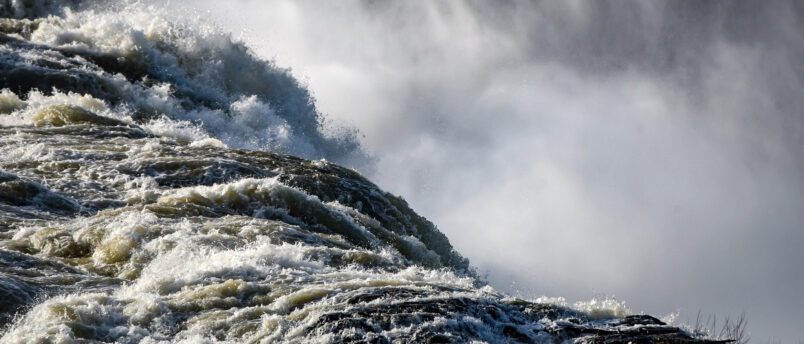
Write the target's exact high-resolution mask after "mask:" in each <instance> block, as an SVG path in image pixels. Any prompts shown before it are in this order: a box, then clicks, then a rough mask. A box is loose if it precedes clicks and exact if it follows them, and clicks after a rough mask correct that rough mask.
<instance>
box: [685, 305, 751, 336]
mask: <svg viewBox="0 0 804 344" xmlns="http://www.w3.org/2000/svg"><path fill="white" fill-rule="evenodd" d="M747 324H748V320H747V319H746V318H745V313H743V314H740V316H739V317H737V318H731V317H728V316H727V317H726V318H725V319H723V322H722V325H720V324H719V323H718V318H717V315H710V316H707V317H706V318H704V317H702V316H701V312H700V311H698V315H697V316H696V317H695V325H694V326H693V328H692V335H693V336H696V337H707V338H714V339H721V340H726V341H730V342H731V343H735V344H745V343H748V342H749V341H750V340H751V337H750V336H748V333H746V331H745V327H746V325H747Z"/></svg>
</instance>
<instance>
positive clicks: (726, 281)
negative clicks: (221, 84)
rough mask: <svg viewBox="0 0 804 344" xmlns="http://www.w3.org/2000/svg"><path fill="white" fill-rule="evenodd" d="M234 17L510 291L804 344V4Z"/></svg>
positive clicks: (325, 8) (492, 7) (376, 10)
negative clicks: (741, 319)
mask: <svg viewBox="0 0 804 344" xmlns="http://www.w3.org/2000/svg"><path fill="white" fill-rule="evenodd" d="M227 3H228V5H221V2H219V1H212V0H206V1H201V2H198V3H197V5H198V6H200V9H201V10H202V11H209V12H207V13H206V14H203V15H205V16H209V17H211V18H213V19H214V20H215V21H216V22H217V23H219V24H220V25H221V26H222V27H224V28H225V29H226V30H229V31H232V32H233V34H234V36H235V37H238V38H240V39H243V40H245V41H246V42H247V43H248V45H249V46H251V47H252V48H253V49H254V51H255V52H256V53H258V54H259V55H260V56H262V57H264V58H266V59H274V60H275V61H276V62H277V63H278V64H279V65H280V66H286V67H290V68H292V69H293V73H294V75H295V76H297V77H298V78H300V79H301V80H303V81H304V82H305V83H306V84H307V85H308V87H309V88H310V90H311V91H312V92H313V94H314V95H315V97H316V99H317V104H318V107H319V110H321V112H323V113H325V114H326V115H327V117H328V118H329V119H330V120H332V121H335V122H337V123H341V124H345V125H348V126H352V127H355V128H357V129H358V130H359V131H360V133H361V134H362V135H363V137H362V143H363V145H364V147H365V148H366V150H367V151H368V152H369V153H371V154H372V155H373V156H374V157H375V163H374V165H373V168H367V169H366V170H365V171H363V172H364V174H366V175H367V176H368V177H369V178H371V179H372V180H374V181H375V182H377V183H378V184H379V185H380V186H381V187H383V188H385V189H386V190H388V191H391V192H393V193H396V194H399V195H401V196H403V197H404V198H405V199H407V200H408V201H409V202H410V203H411V204H412V206H413V207H414V209H416V210H417V211H418V212H419V213H420V214H422V215H424V216H426V217H428V218H429V219H431V220H433V222H435V223H436V225H437V226H438V227H439V228H440V229H441V230H442V231H443V232H445V233H446V234H447V236H448V237H449V238H450V240H451V241H452V243H453V244H454V245H455V246H456V247H457V249H458V250H459V251H460V252H461V253H462V254H464V255H465V256H467V257H469V258H470V260H471V262H472V263H473V264H474V265H475V266H476V267H478V269H479V270H480V271H481V273H483V274H486V275H487V278H488V280H489V281H490V282H491V283H492V285H494V286H495V287H496V288H497V289H499V290H503V291H507V292H512V293H518V294H521V296H524V297H538V296H542V295H547V296H563V297H566V298H567V299H568V300H569V301H570V302H572V301H577V300H584V299H589V298H591V297H594V296H601V295H610V296H615V297H617V298H618V299H619V300H623V301H626V302H627V304H628V306H630V308H631V309H632V310H633V311H635V312H642V311H644V312H646V313H650V314H653V315H657V316H662V315H666V314H669V313H673V312H677V311H680V315H679V318H678V321H677V322H684V321H689V320H692V321H694V318H695V316H696V314H697V313H698V311H699V310H700V311H701V312H702V314H705V315H708V314H716V315H717V316H718V317H723V316H732V317H735V316H738V315H739V314H740V313H742V312H745V314H746V316H747V318H748V324H749V327H748V330H749V332H750V333H751V337H752V338H753V339H754V341H755V342H766V341H768V340H771V339H774V340H781V341H782V342H784V343H790V342H798V341H800V340H804V333H802V330H801V327H800V326H801V324H804V316H803V315H802V311H801V310H802V309H804V266H803V265H802V263H804V172H802V171H804V117H803V115H802V111H803V109H804V93H803V92H802V90H804V87H802V86H804V62H802V61H804V19H802V13H804V5H803V3H802V2H796V1H790V2H782V1H710V2H705V3H704V2H644V1H632V2H629V1H616V2H608V1H551V2H544V3H542V2H533V1H478V2H463V1H439V2H436V1H398V2H393V3H388V2H376V1H365V2H359V1H332V2H330V1H320V2H290V1H267V2H266V1H246V0H242V1H230V2H227ZM194 4H196V3H194Z"/></svg>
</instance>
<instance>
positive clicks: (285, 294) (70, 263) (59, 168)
mask: <svg viewBox="0 0 804 344" xmlns="http://www.w3.org/2000/svg"><path fill="white" fill-rule="evenodd" d="M104 6H105V7H103V6H85V5H82V6H78V5H76V6H75V7H74V8H72V9H70V8H67V9H61V8H59V7H58V6H52V3H51V2H48V1H33V2H30V1H28V2H26V1H16V0H15V1H6V2H4V3H3V5H1V6H0V9H2V14H3V16H4V18H0V43H1V44H2V45H0V88H1V89H2V91H0V152H2V154H0V219H2V220H1V221H0V272H1V273H2V274H1V275H0V298H2V300H3V301H2V304H1V305H0V325H2V326H4V327H3V330H2V332H0V334H2V337H1V338H0V343H96V342H103V343H111V342H115V343H224V342H225V343H267V342H290V343H307V342H321V343H334V342H350V341H351V342H374V343H390V342H472V341H480V342H512V341H513V342H564V341H579V342H605V341H622V340H637V341H647V342H652V341H667V340H676V341H681V342H690V341H696V340H697V339H694V338H693V337H691V336H689V335H688V334H687V333H685V332H684V331H682V330H680V329H679V328H677V327H674V326H670V325H666V324H664V323H662V322H661V321H659V320H657V319H655V318H653V317H650V316H646V315H628V314H627V313H628V311H627V309H625V308H623V307H622V305H620V304H618V303H611V302H598V301H594V302H590V303H583V304H579V305H578V306H577V307H568V306H567V305H565V304H562V302H560V301H559V302H552V303H548V302H537V300H532V301H526V300H520V299H516V298H512V297H509V296H506V295H502V294H500V293H498V292H496V291H495V290H494V289H493V288H491V287H489V286H487V285H485V283H484V282H483V281H482V280H480V279H478V277H477V276H476V273H475V272H474V271H473V270H472V269H471V267H470V265H469V262H468V260H467V259H465V258H464V257H462V256H461V255H460V254H459V253H458V252H456V251H455V250H454V249H453V248H452V246H451V245H450V243H449V241H448V240H447V238H446V237H445V236H444V235H443V234H442V233H441V232H439V231H438V230H437V229H436V227H435V226H434V225H433V224H432V223H430V222H429V221H427V220H426V219H424V218H422V217H421V216H419V215H417V214H416V213H414V212H413V211H412V210H411V209H410V208H409V207H408V205H407V203H406V202H405V201H404V200H403V199H402V198H399V197H396V196H393V195H391V194H388V193H386V192H384V191H382V190H380V189H379V188H377V186H375V185H374V184H372V183H371V182H369V181H368V180H366V179H365V178H363V177H362V176H361V175H360V174H359V173H358V172H356V171H355V170H352V169H347V168H344V167H341V166H339V165H337V164H335V163H331V162H328V161H327V160H324V159H323V158H326V159H328V160H329V161H334V162H338V163H343V164H350V165H355V166H359V165H360V164H361V162H364V161H366V159H367V158H366V157H365V154H363V153H362V151H361V149H360V146H359V144H358V141H357V139H356V134H355V133H354V132H353V131H350V130H348V129H343V128H335V127H332V126H328V125H327V124H326V121H325V120H324V118H323V117H322V116H321V115H320V114H319V113H318V111H317V110H316V108H315V105H314V102H313V99H312V98H311V97H310V95H309V93H308V92H307V90H306V89H305V88H303V87H302V86H301V85H300V84H299V83H298V82H297V81H296V80H295V79H294V78H293V77H292V76H291V74H290V73H289V71H287V70H285V69H282V68H278V67H276V66H275V65H273V64H272V63H271V62H269V61H264V60H261V59H259V58H257V57H255V56H254V55H253V54H252V53H251V51H250V50H249V49H248V48H247V47H245V46H244V45H243V44H242V43H239V42H237V41H234V40H232V39H231V37H230V36H229V35H226V34H223V33H220V32H219V31H217V30H215V29H213V28H209V27H205V26H203V25H199V24H198V23H183V24H182V23H176V22H174V21H172V20H170V18H166V17H160V16H153V15H152V14H151V12H152V10H153V9H148V8H143V7H142V6H140V5H125V4H117V5H109V4H105V5H104ZM194 25H195V26H194ZM295 156H299V157H295ZM490 230H493V229H490Z"/></svg>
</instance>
